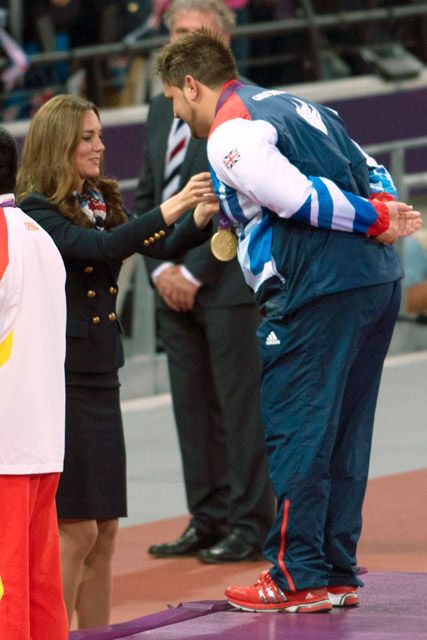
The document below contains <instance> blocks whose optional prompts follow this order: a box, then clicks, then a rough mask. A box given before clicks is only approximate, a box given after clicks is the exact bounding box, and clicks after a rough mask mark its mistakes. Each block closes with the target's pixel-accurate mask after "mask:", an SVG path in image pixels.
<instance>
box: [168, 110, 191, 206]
mask: <svg viewBox="0 0 427 640" xmlns="http://www.w3.org/2000/svg"><path fill="white" fill-rule="evenodd" d="M190 135H191V134H190V128H189V126H188V124H187V123H186V122H184V120H181V119H180V118H174V119H173V122H172V126H171V129H170V132H169V137H168V145H167V150H166V158H165V171H164V175H163V191H162V199H163V200H167V199H168V198H170V197H171V196H173V195H174V194H175V193H177V191H178V187H179V180H180V170H181V166H182V163H183V161H184V158H185V153H186V151H187V145H188V142H189V140H190Z"/></svg>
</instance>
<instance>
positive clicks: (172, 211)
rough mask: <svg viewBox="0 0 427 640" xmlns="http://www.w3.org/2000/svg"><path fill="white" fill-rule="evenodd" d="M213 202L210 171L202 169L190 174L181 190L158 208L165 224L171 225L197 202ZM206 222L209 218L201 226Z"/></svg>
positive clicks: (213, 195)
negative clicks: (200, 171)
mask: <svg viewBox="0 0 427 640" xmlns="http://www.w3.org/2000/svg"><path fill="white" fill-rule="evenodd" d="M215 202H216V198H215V194H214V191H213V187H212V180H211V176H210V173H209V172H208V171H204V172H203V173H197V174H196V175H194V176H192V177H191V178H190V180H189V181H188V182H187V184H186V185H185V187H184V188H183V189H181V191H179V192H178V193H177V194H176V195H174V196H172V197H171V198H169V199H168V200H166V201H165V202H163V203H162V204H161V205H160V210H161V212H162V214H163V218H164V219H165V222H166V224H168V225H172V224H174V222H176V221H177V220H178V218H180V217H181V216H182V214H183V213H185V212H186V211H188V210H189V209H194V207H196V206H197V205H198V204H199V203H205V204H212V203H215ZM204 215H205V213H204V214H203V216H204ZM206 215H207V214H206ZM212 215H213V214H212ZM211 217H212V216H211ZM208 222H209V220H207V221H206V223H205V224H204V225H203V224H202V225H201V226H206V224H207V223H208ZM196 224H197V222H196Z"/></svg>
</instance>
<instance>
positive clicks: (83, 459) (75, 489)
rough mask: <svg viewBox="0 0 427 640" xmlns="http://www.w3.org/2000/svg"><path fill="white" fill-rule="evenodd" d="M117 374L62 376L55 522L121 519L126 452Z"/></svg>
mask: <svg viewBox="0 0 427 640" xmlns="http://www.w3.org/2000/svg"><path fill="white" fill-rule="evenodd" d="M119 388H120V385H119V381H118V376H117V374H115V373H114V374H67V386H66V422H65V458H64V471H63V473H62V475H61V478H60V482H59V487H58V492H57V494H56V505H57V510H58V517H59V518H72V519H83V520H92V519H96V520H101V519H112V518H119V517H124V516H126V515H127V504H126V502H127V501H126V453H125V442H124V433H123V423H122V415H121V410H120V394H119Z"/></svg>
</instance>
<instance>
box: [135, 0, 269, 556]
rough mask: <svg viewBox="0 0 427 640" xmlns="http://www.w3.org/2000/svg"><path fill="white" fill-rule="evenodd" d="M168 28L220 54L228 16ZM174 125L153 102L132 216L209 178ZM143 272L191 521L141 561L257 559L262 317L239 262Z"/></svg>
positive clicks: (195, 10) (187, 18)
mask: <svg viewBox="0 0 427 640" xmlns="http://www.w3.org/2000/svg"><path fill="white" fill-rule="evenodd" d="M165 23H166V26H167V27H168V29H169V32H170V38H171V40H175V39H177V38H178V37H180V36H181V35H182V34H184V33H187V32H188V31H193V30H195V29H199V28H201V27H202V26H207V27H208V28H210V29H212V30H214V31H216V32H218V33H220V34H221V36H222V37H223V39H224V42H226V44H229V41H230V33H231V30H232V27H233V25H234V15H233V13H232V12H231V11H230V10H229V9H228V8H227V6H226V5H225V4H224V3H223V2H222V0H208V1H204V0H203V1H202V0H174V1H173V2H172V4H171V5H170V7H169V9H168V11H167V13H166V15H165ZM182 124H183V123H182V121H181V122H177V119H176V118H175V119H174V116H173V112H172V105H171V103H170V102H169V101H167V100H166V99H165V98H164V96H163V95H159V96H157V97H156V98H155V99H154V100H153V102H152V104H151V108H150V112H149V115H148V120H147V129H146V131H147V135H146V152H145V163H144V166H143V170H142V174H141V178H140V181H139V185H138V189H137V195H136V209H137V211H138V212H143V211H147V210H148V209H149V208H150V206H152V205H154V204H155V203H159V202H160V201H161V200H162V199H163V198H164V197H165V195H170V193H173V190H174V189H175V188H176V189H178V188H179V185H180V184H182V183H183V182H185V181H186V180H188V178H189V177H190V176H191V175H193V174H195V173H198V172H200V171H202V170H207V169H208V161H207V156H206V143H205V141H201V140H195V139H192V138H191V136H190V133H189V131H188V130H187V129H186V128H184V129H183V128H182ZM184 127H186V125H184ZM176 131H177V132H178V138H177V139H176V140H175V142H174V140H173V136H174V132H175V133H176ZM174 145H175V147H174ZM179 156H181V158H182V159H183V162H182V164H180V163H179V160H180V158H179ZM171 157H172V166H171V167H170V168H169V160H170V158H171ZM165 174H166V175H165ZM146 266H147V269H148V272H149V274H150V277H151V280H152V282H153V283H154V285H155V289H156V301H157V317H158V327H159V333H160V337H161V339H162V342H163V345H164V349H165V352H166V355H167V360H168V367H169V375H170V384H171V392H172V399H173V407H174V413H175V419H176V425H177V430H178V437H179V443H180V448H181V455H182V463H183V472H184V481H185V489H186V495H187V503H188V507H189V511H190V513H191V519H190V523H189V526H188V527H187V529H186V530H185V531H184V532H183V534H182V535H181V536H180V537H179V538H178V539H177V540H174V541H172V542H168V543H164V544H154V545H152V546H151V547H150V548H149V552H150V553H151V554H152V555H154V556H157V557H169V556H184V555H197V556H198V558H199V559H200V560H202V561H204V562H230V561H240V560H248V559H251V558H256V557H258V555H259V552H260V549H261V547H262V544H263V541H264V538H265V535H266V533H267V531H268V529H269V526H270V524H271V522H272V519H273V516H274V499H273V494H272V490H271V487H270V482H269V480H268V473H267V466H266V459H265V449H264V444H263V428H262V423H261V417H260V407H259V376H260V359H259V351H258V346H257V341H256V335H255V332H256V329H257V328H258V325H259V321H260V318H259V315H258V312H257V310H256V308H255V305H254V302H253V300H252V295H251V294H250V292H249V290H248V288H247V287H246V285H245V283H244V280H243V276H242V273H241V270H240V268H239V265H238V263H237V261H236V259H233V260H231V261H229V262H220V261H219V260H217V259H216V258H215V257H214V256H213V254H212V252H211V248H210V243H209V242H207V243H205V244H203V245H201V246H200V247H196V248H195V249H192V250H190V251H188V252H187V253H186V254H185V255H184V256H183V258H182V261H181V262H180V263H178V262H175V263H161V262H160V261H158V260H153V259H146Z"/></svg>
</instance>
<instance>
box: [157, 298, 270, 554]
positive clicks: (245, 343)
mask: <svg viewBox="0 0 427 640" xmlns="http://www.w3.org/2000/svg"><path fill="white" fill-rule="evenodd" d="M158 319H159V328H160V333H161V337H162V340H163V343H164V347H165V351H166V354H167V359H168V366H169V374H170V383H171V391H172V399H173V407H174V414H175V419H176V425H177V430H178V438H179V444H180V449H181V456H182V466H183V473H184V482H185V490H186V496H187V502H188V508H189V511H190V513H191V515H192V520H191V522H192V524H194V525H196V526H197V527H199V528H201V529H218V530H220V531H221V532H224V533H226V532H227V531H228V530H230V529H231V528H233V527H242V528H243V529H245V531H246V536H247V539H248V541H251V542H252V541H254V542H259V543H263V541H264V539H265V536H266V534H267V532H268V530H269V528H270V526H271V523H272V521H273V518H274V497H273V491H272V488H271V484H270V481H269V478H268V471H267V460H266V454H265V442H264V433H263V427H262V421H261V411H260V398H259V385H260V369H261V365H260V356H259V349H258V344H257V339H256V330H257V328H258V326H259V321H260V317H259V314H258V312H257V311H256V309H255V308H254V307H251V306H246V305H236V306H230V307H216V308H213V307H200V306H198V307H196V308H195V309H194V311H193V312H189V313H176V312H174V311H169V310H161V309H160V310H159V313H158Z"/></svg>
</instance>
